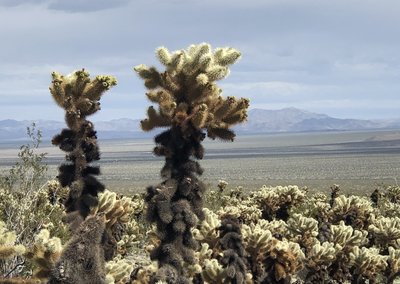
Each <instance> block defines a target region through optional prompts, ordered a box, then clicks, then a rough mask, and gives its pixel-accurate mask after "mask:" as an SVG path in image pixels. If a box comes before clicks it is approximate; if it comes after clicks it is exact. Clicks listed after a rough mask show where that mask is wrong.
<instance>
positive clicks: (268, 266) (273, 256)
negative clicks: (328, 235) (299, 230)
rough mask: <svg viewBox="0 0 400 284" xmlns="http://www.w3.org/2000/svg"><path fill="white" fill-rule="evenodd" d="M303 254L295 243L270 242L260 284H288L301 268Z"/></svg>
mask: <svg viewBox="0 0 400 284" xmlns="http://www.w3.org/2000/svg"><path fill="white" fill-rule="evenodd" d="M304 259H305V256H304V253H303V252H302V250H301V249H300V246H299V245H298V244H297V243H293V242H288V241H286V240H283V241H279V240H277V239H274V240H272V242H271V250H270V251H269V252H268V254H267V255H266V256H265V259H264V260H263V264H264V267H265V273H264V274H263V275H262V276H261V279H260V281H261V283H280V282H279V281H282V280H284V281H285V282H282V283H290V281H291V280H292V279H293V277H294V276H295V275H296V273H297V272H298V271H299V270H301V269H302V268H303V263H304Z"/></svg>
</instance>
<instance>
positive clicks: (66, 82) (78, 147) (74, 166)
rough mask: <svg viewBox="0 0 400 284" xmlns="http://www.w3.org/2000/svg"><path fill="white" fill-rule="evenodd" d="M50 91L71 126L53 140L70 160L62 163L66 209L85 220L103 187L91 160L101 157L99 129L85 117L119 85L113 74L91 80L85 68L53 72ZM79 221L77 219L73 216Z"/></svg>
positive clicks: (98, 107)
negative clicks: (65, 189)
mask: <svg viewBox="0 0 400 284" xmlns="http://www.w3.org/2000/svg"><path fill="white" fill-rule="evenodd" d="M52 77H53V81H52V84H51V85H50V93H51V94H52V96H53V98H54V100H55V102H56V103H57V104H58V105H59V106H60V107H62V108H63V109H64V110H65V121H66V123H67V126H68V127H69V129H63V130H62V131H61V133H60V134H58V135H56V136H55V137H54V138H53V140H52V143H53V144H54V145H57V146H59V147H60V149H61V150H63V151H65V152H67V153H68V154H67V156H66V159H67V161H68V162H67V163H66V164H63V165H61V166H60V168H59V170H60V174H59V175H58V180H59V181H60V184H61V186H69V188H70V193H69V196H68V199H67V201H66V202H65V206H66V210H67V212H73V211H79V214H80V215H81V216H82V218H83V219H84V218H85V217H86V216H87V215H88V214H89V211H90V207H91V206H93V205H95V204H97V199H96V197H97V194H98V192H101V191H103V190H104V186H103V185H102V184H101V183H100V182H98V181H97V179H96V178H95V175H98V174H99V173H100V170H99V168H98V167H92V166H89V163H90V162H92V161H95V160H99V159H100V153H99V148H98V146H97V141H96V139H97V137H96V132H95V131H94V127H93V124H92V123H91V122H90V121H88V120H87V119H86V117H87V116H88V115H91V114H94V113H95V112H97V111H98V110H99V109H100V103H99V100H100V98H101V96H102V95H103V94H104V92H105V91H107V90H108V89H110V88H111V87H112V86H114V85H116V80H115V78H114V77H112V76H97V77H96V78H95V79H94V80H92V81H91V80H90V78H89V73H88V72H86V71H85V70H84V69H82V70H80V71H76V72H73V73H71V74H69V75H68V76H63V75H61V74H59V73H57V72H53V73H52ZM71 219H74V220H76V218H75V217H74V218H71Z"/></svg>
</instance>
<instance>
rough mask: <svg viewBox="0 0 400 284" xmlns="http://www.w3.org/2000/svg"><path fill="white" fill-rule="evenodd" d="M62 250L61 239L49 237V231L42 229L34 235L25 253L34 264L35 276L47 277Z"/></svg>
mask: <svg viewBox="0 0 400 284" xmlns="http://www.w3.org/2000/svg"><path fill="white" fill-rule="evenodd" d="M62 251H63V247H62V244H61V240H60V239H59V238H57V237H52V238H50V232H49V231H48V230H46V229H42V230H41V231H40V232H39V233H38V234H37V235H36V236H35V239H34V243H33V246H32V247H31V248H30V249H29V250H28V252H27V254H26V256H27V257H28V258H29V259H30V261H31V262H32V263H34V264H35V266H36V269H35V271H34V275H35V277H37V278H48V277H49V276H50V273H51V270H52V269H53V268H54V266H55V265H56V263H57V261H58V260H59V258H60V256H61V253H62Z"/></svg>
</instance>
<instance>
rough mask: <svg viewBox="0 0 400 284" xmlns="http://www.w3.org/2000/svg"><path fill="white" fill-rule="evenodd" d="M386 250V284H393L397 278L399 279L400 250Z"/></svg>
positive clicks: (391, 248)
mask: <svg viewBox="0 0 400 284" xmlns="http://www.w3.org/2000/svg"><path fill="white" fill-rule="evenodd" d="M388 250H389V256H388V260H387V262H388V268H387V271H386V273H385V274H386V275H387V276H388V277H387V278H388V283H393V281H394V280H395V279H396V278H397V277H400V249H395V248H393V247H389V249H388Z"/></svg>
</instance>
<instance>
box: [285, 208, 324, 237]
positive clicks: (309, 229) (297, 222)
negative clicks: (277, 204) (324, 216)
mask: <svg viewBox="0 0 400 284" xmlns="http://www.w3.org/2000/svg"><path fill="white" fill-rule="evenodd" d="M287 226H288V228H289V230H290V231H291V232H292V233H293V234H295V235H301V236H302V235H304V234H310V235H311V236H313V237H316V236H317V235H318V221H317V220H315V219H313V218H307V217H304V216H302V215H301V214H296V213H295V214H293V215H292V217H291V218H290V219H289V220H288V222H287Z"/></svg>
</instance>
